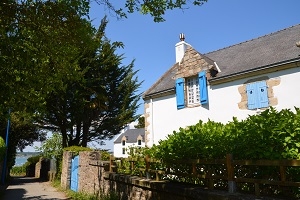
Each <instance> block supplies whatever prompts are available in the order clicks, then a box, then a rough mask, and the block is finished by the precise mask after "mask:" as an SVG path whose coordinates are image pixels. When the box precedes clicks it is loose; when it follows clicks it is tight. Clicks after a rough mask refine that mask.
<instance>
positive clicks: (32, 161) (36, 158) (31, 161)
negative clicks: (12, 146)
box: [27, 155, 42, 164]
mask: <svg viewBox="0 0 300 200" xmlns="http://www.w3.org/2000/svg"><path fill="white" fill-rule="evenodd" d="M41 157H42V156H41V155H37V156H32V157H29V158H27V162H28V163H29V164H36V163H38V162H39V161H40V158H41Z"/></svg>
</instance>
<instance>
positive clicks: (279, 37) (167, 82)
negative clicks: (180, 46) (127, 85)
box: [143, 24, 300, 98]
mask: <svg viewBox="0 0 300 200" xmlns="http://www.w3.org/2000/svg"><path fill="white" fill-rule="evenodd" d="M298 41H300V24H298V25H295V26H292V27H289V28H286V29H283V30H280V31H277V32H274V33H270V34H268V35H265V36H262V37H259V38H256V39H252V40H249V41H245V42H242V43H239V44H236V45H232V46H229V47H226V48H223V49H219V50H217V51H213V52H210V53H207V54H203V55H204V56H206V57H208V58H210V59H211V60H213V61H215V62H216V63H217V65H218V67H219V68H220V70H221V72H219V73H218V74H217V77H214V78H211V79H210V80H211V81H213V80H214V79H215V80H216V79H220V78H226V77H228V76H231V75H235V74H240V73H243V72H247V71H251V70H256V69H261V68H264V67H267V66H272V65H274V64H277V63H282V62H285V61H289V60H293V59H299V58H300V57H299V55H300V48H298V47H297V46H296V42H298ZM177 67H178V64H175V65H173V66H172V67H171V68H170V69H169V70H168V71H167V72H166V73H165V74H164V75H163V76H162V77H161V78H160V79H159V80H158V81H157V82H156V83H154V84H153V85H152V86H151V87H150V88H149V89H148V90H147V91H146V92H145V93H144V94H143V98H145V97H146V96H151V95H153V94H155V93H159V92H163V91H166V90H172V89H173V90H174V86H175V81H174V79H172V77H174V75H175V73H176V70H177Z"/></svg>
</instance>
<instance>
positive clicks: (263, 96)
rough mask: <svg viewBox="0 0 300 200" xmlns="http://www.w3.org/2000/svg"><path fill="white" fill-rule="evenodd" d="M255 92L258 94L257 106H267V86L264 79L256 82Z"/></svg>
mask: <svg viewBox="0 0 300 200" xmlns="http://www.w3.org/2000/svg"><path fill="white" fill-rule="evenodd" d="M257 94H258V99H257V100H258V108H265V107H268V106H269V99H268V88H267V84H266V81H261V82H258V83H257Z"/></svg>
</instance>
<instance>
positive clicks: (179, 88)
mask: <svg viewBox="0 0 300 200" xmlns="http://www.w3.org/2000/svg"><path fill="white" fill-rule="evenodd" d="M176 101H177V109H182V108H184V79H183V78H178V79H177V80H176Z"/></svg>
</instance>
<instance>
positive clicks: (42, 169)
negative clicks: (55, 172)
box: [35, 157, 50, 180]
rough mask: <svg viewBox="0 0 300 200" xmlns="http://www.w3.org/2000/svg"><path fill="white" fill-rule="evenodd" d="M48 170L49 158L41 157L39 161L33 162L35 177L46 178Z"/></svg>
mask: <svg viewBox="0 0 300 200" xmlns="http://www.w3.org/2000/svg"><path fill="white" fill-rule="evenodd" d="M49 171H50V160H49V159H46V158H43V157H41V158H40V159H39V162H37V163H36V164H35V178H40V179H43V180H48V172H49Z"/></svg>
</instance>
